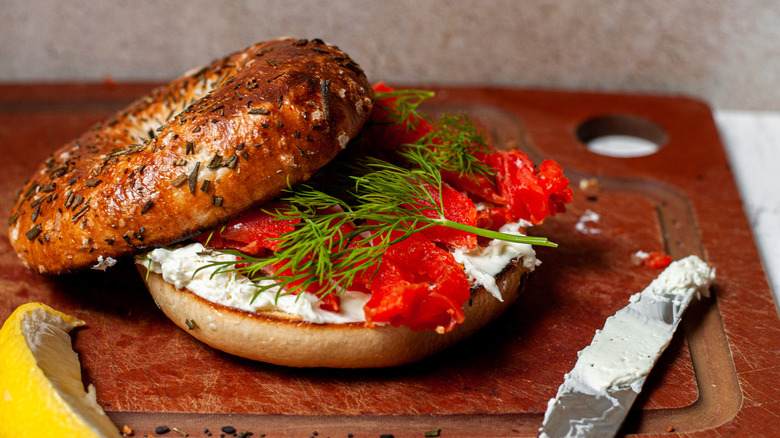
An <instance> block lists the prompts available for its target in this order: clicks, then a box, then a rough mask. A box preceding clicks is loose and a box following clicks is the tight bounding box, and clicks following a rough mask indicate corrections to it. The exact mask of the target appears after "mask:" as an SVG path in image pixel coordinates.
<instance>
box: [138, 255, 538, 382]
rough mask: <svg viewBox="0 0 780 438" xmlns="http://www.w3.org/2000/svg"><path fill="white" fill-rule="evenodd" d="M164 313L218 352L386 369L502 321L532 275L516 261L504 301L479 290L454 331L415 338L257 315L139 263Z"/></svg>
mask: <svg viewBox="0 0 780 438" xmlns="http://www.w3.org/2000/svg"><path fill="white" fill-rule="evenodd" d="M136 266H137V267H138V270H139V272H140V273H141V275H142V278H144V281H145V282H146V286H147V288H148V289H149V291H150V292H151V294H152V298H153V299H154V301H155V302H156V303H157V305H158V306H159V308H160V309H161V310H162V311H163V313H165V315H166V316H167V317H168V318H170V319H171V320H172V321H173V322H174V323H175V324H176V325H178V326H179V327H180V328H182V329H183V330H185V331H187V332H188V333H189V334H191V335H192V336H194V337H195V338H197V339H199V340H200V341H202V342H204V343H206V344H208V345H210V346H211V347H213V348H216V349H218V350H221V351H224V352H226V353H230V354H233V355H236V356H241V357H244V358H247V359H252V360H257V361H261V362H267V363H272V364H276V365H284V366H290V367H327V368H379V367H391V366H398V365H403V364H407V363H411V362H415V361H418V360H420V359H423V358H425V357H427V356H430V355H432V354H434V353H436V352H439V351H441V350H443V349H445V348H447V347H449V346H450V345H452V344H454V343H456V342H458V341H460V340H462V339H465V338H466V337H468V336H470V335H471V334H473V333H474V332H476V331H478V330H479V329H481V328H482V327H484V326H485V325H486V324H488V323H489V322H490V321H492V320H494V319H496V318H497V317H498V316H499V315H500V314H501V313H502V312H503V311H504V310H506V309H507V308H508V307H509V306H510V305H512V303H514V302H515V301H516V300H517V297H518V296H519V294H520V292H521V291H522V289H523V286H524V285H525V281H526V279H527V277H528V275H529V271H528V270H527V269H526V268H524V267H523V265H522V263H516V262H514V261H513V262H512V263H510V264H509V265H507V267H506V268H505V269H504V270H503V271H502V272H501V273H500V274H499V275H498V276H497V277H496V284H497V285H498V288H499V290H500V291H501V294H502V296H503V301H499V300H498V299H496V298H495V297H494V296H493V295H491V294H490V293H489V292H488V291H486V290H485V289H484V288H483V287H478V288H475V289H473V292H472V295H471V299H470V300H469V301H467V302H466V304H465V305H464V308H463V312H464V314H465V316H466V319H465V321H464V322H463V323H461V324H459V325H458V326H457V327H455V328H454V329H453V330H452V331H450V332H448V333H445V334H439V333H436V332H435V331H434V330H425V331H419V332H414V331H412V330H411V329H409V327H406V326H401V327H393V326H390V325H383V326H378V325H377V326H374V327H368V326H366V325H365V324H362V323H348V324H314V323H307V322H303V321H301V320H300V318H298V317H297V316H292V315H289V314H286V313H280V312H276V313H265V312H264V313H256V312H247V311H243V310H238V309H235V308H232V307H227V306H224V305H221V304H216V303H213V302H211V301H208V300H206V299H204V298H202V297H200V296H198V295H196V294H195V293H193V292H191V291H189V290H187V289H177V288H176V287H175V286H173V285H171V284H169V283H166V282H165V281H164V280H163V278H162V276H161V275H160V274H156V273H154V272H148V273H147V269H146V267H145V266H143V265H142V264H136Z"/></svg>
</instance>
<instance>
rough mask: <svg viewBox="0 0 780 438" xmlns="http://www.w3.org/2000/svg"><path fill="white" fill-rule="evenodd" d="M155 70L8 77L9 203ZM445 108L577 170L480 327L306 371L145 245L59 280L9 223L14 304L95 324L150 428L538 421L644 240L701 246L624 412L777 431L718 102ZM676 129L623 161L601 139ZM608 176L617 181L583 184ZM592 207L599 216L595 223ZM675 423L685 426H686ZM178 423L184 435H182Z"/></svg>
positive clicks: (675, 429) (302, 428) (104, 364)
mask: <svg viewBox="0 0 780 438" xmlns="http://www.w3.org/2000/svg"><path fill="white" fill-rule="evenodd" d="M151 87H152V84H120V85H113V84H90V85H35V84H29V85H12V86H0V151H1V152H2V156H3V157H4V158H5V168H4V170H3V178H2V179H0V184H1V185H2V190H1V191H0V208H1V209H2V212H3V214H6V215H7V214H8V212H9V211H10V208H11V205H12V202H13V200H14V199H15V196H16V193H17V191H18V190H19V189H20V188H21V186H22V184H23V182H24V181H25V180H26V179H27V178H28V177H29V176H30V175H31V174H32V172H33V170H34V169H35V168H36V167H37V165H38V164H39V163H40V162H41V161H43V160H44V159H45V158H46V157H47V155H48V154H50V153H51V151H52V150H53V149H55V148H56V147H58V146H60V145H61V144H63V143H65V142H66V141H68V140H70V139H71V138H73V137H75V136H77V135H78V134H79V133H81V132H82V131H83V130H85V129H88V128H89V127H90V126H91V125H92V124H93V123H95V122H97V121H100V120H103V119H104V118H106V117H107V116H108V115H110V114H111V113H112V112H114V111H116V110H118V109H120V108H122V107H123V106H124V105H126V104H127V103H128V102H129V101H130V100H132V99H134V98H136V97H138V96H140V95H142V94H144V93H145V92H146V91H148V90H149V89H151ZM436 91H437V92H438V93H437V98H435V99H434V100H432V101H431V102H430V103H429V104H427V106H426V110H427V111H430V112H433V113H436V112H440V111H449V112H456V111H463V112H465V113H467V114H469V115H470V116H471V117H472V118H473V119H474V120H476V121H478V122H479V123H480V124H482V125H483V126H485V128H486V130H487V132H488V134H489V135H490V136H491V137H493V139H494V140H495V141H496V142H498V144H500V145H505V146H509V147H518V148H520V149H523V150H525V151H526V152H527V153H528V154H529V155H530V156H531V157H532V158H533V159H534V160H535V161H537V162H538V161H539V160H541V159H544V158H552V159H555V160H556V161H558V162H559V163H560V164H561V165H562V166H563V167H564V169H565V173H566V175H567V176H568V177H569V178H570V180H571V182H572V185H573V186H574V187H575V201H574V202H573V203H572V204H571V206H570V207H569V208H568V211H567V212H566V213H563V214H560V215H558V216H555V217H553V218H551V219H549V220H548V221H547V222H546V223H545V224H544V225H543V226H540V227H537V228H535V229H532V230H531V232H532V234H535V235H543V236H547V237H549V238H550V239H551V240H553V241H555V242H557V243H558V244H559V245H560V246H559V247H558V248H556V249H549V248H539V249H538V256H539V258H540V259H541V260H542V261H543V264H542V265H541V266H540V267H539V268H538V269H537V270H536V272H534V274H533V275H532V277H531V280H530V282H529V285H528V287H527V289H526V291H525V292H524V293H523V295H521V298H520V300H519V302H518V303H517V304H516V305H514V306H513V307H512V308H511V309H510V310H509V311H508V312H507V313H505V314H504V315H503V316H502V317H501V318H500V319H499V320H497V321H495V322H494V323H493V324H491V325H490V326H489V327H487V328H486V329H485V330H483V331H482V332H480V333H478V334H477V335H475V336H474V337H472V338H471V339H469V340H467V341H466V342H464V343H462V344H459V345H457V346H455V347H453V348H451V349H449V350H447V351H445V352H443V353H441V354H438V355H436V356H434V357H432V358H430V359H427V360H424V361H422V362H420V363H417V364H414V365H410V366H404V367H398V368H394V369H382V370H350V371H343V370H310V369H288V368H282V367H277V366H271V365H266V364H261V363H253V362H250V361H247V360H243V359H239V358H236V357H231V356H229V355H226V354H223V353H221V352H218V351H215V350H213V349H211V348H209V347H207V346H205V345H203V344H201V343H199V342H198V341H196V340H195V339H194V338H192V337H190V336H189V335H188V334H187V333H185V332H184V331H182V330H180V329H178V328H176V327H175V326H174V325H173V324H172V323H170V322H169V321H168V320H167V319H166V318H165V317H164V316H163V315H162V313H161V312H160V311H159V310H158V309H157V307H156V306H155V304H154V302H153V301H152V300H151V299H150V297H149V295H148V293H147V292H146V290H145V288H144V287H143V285H142V282H141V280H140V278H139V277H138V274H137V273H136V271H135V268H134V267H133V266H132V263H131V262H130V260H124V261H123V262H122V263H120V264H118V265H117V266H115V267H114V268H112V269H110V270H108V271H107V272H99V271H90V272H84V273H79V274H73V275H66V276H61V277H43V276H39V275H37V274H34V273H32V272H30V271H28V270H27V269H25V268H24V267H23V266H22V265H21V263H20V262H19V261H18V259H17V258H16V255H15V254H14V253H13V251H12V250H11V248H10V245H9V243H8V237H7V231H6V229H2V231H0V318H2V319H5V318H6V317H8V315H10V313H11V312H12V310H13V309H14V308H15V307H17V306H18V305H20V304H22V303H25V302H29V301H42V302H45V303H47V304H49V305H51V306H53V307H55V308H57V309H60V310H62V311H65V312H67V313H70V314H73V315H75V316H77V317H79V318H82V319H84V320H85V321H87V324H88V325H87V327H86V328H83V329H79V330H77V331H76V332H74V334H73V337H74V348H75V349H76V351H77V352H78V353H79V355H80V358H81V363H82V366H83V376H84V380H85V381H86V382H87V383H91V384H94V385H95V387H96V389H97V394H98V401H99V402H100V404H101V405H102V406H104V408H105V410H106V411H107V412H108V414H109V415H110V416H111V418H112V419H113V420H114V421H115V422H116V423H117V424H118V425H120V426H121V425H123V424H128V425H130V426H132V427H133V428H134V429H135V431H136V436H143V435H144V434H153V432H154V428H155V427H156V426H160V425H167V426H168V427H170V428H173V427H176V428H178V429H179V430H181V431H184V432H186V433H188V434H189V436H203V435H205V432H204V429H209V430H210V431H211V433H212V434H213V435H214V436H217V435H218V434H219V433H220V428H221V427H222V426H227V425H230V426H233V427H235V428H236V430H238V431H239V432H241V431H251V432H253V433H254V434H255V436H261V435H262V434H264V433H265V434H267V435H268V436H269V437H270V436H310V435H313V434H314V433H315V432H316V433H317V434H318V436H333V437H336V436H347V434H348V433H352V434H353V435H354V436H356V437H360V436H379V435H380V434H393V435H394V436H395V437H404V436H414V437H420V436H423V434H424V433H425V432H427V431H433V430H437V429H440V431H441V432H440V433H441V436H442V437H455V436H476V435H479V436H535V435H536V431H537V428H538V427H539V426H540V425H541V421H542V415H543V413H544V410H545V408H546V404H547V401H548V400H549V399H550V398H551V397H553V396H554V395H555V393H556V391H557V388H558V386H559V385H560V383H561V381H562V379H563V374H564V373H565V372H567V371H568V370H570V369H571V367H572V366H573V365H574V363H575V361H576V358H577V355H576V353H577V351H579V350H581V349H582V348H584V347H585V346H586V345H587V344H588V343H589V342H590V339H591V337H592V336H593V332H594V330H596V329H598V328H600V327H601V326H602V325H603V323H604V320H605V319H606V318H607V317H608V316H609V315H611V314H613V313H614V312H615V311H617V310H618V309H619V308H621V307H623V306H624V305H625V304H626V303H627V299H628V297H629V296H630V295H631V294H633V293H634V292H637V291H640V290H642V289H643V288H644V287H645V286H646V285H647V284H648V283H649V282H650V281H651V280H652V279H653V278H655V277H656V276H657V275H658V273H659V272H660V271H659V270H655V269H651V268H649V267H646V266H642V265H637V264H636V263H635V262H634V260H633V259H632V255H633V254H635V253H636V252H637V251H646V252H652V251H666V252H668V253H669V254H671V255H672V256H673V257H675V258H681V257H683V256H686V255H689V254H696V255H699V256H701V257H702V258H704V259H705V260H706V261H708V262H709V263H710V264H712V265H713V266H714V267H715V268H716V269H717V280H716V283H715V285H714V286H713V288H712V291H711V292H712V293H711V296H710V297H705V298H703V299H702V300H700V301H699V302H698V303H696V304H695V305H694V306H693V307H692V308H691V309H690V310H689V312H688V313H687V314H686V317H685V319H684V323H683V325H682V326H681V330H679V331H678V333H677V336H676V337H675V339H674V340H673V342H672V344H671V346H670V347H669V349H668V350H667V352H666V353H665V354H664V355H663V356H662V358H661V360H660V362H659V364H658V365H657V366H656V368H655V369H654V370H653V372H652V374H651V376H650V378H649V380H648V382H647V384H646V385H645V390H644V392H643V393H642V394H641V395H640V398H639V399H638V401H637V403H636V404H635V406H634V409H633V411H632V413H631V415H630V416H629V418H628V420H627V423H626V425H625V427H624V429H623V432H624V433H627V434H639V435H643V436H652V435H664V436H668V435H675V434H678V435H686V436H688V435H690V436H765V435H766V434H767V433H769V431H772V430H773V429H774V427H775V426H776V425H777V423H778V418H780V391H779V390H778V387H777V382H778V380H780V365H778V364H780V320H778V315H777V311H776V310H775V305H774V303H773V301H772V297H771V294H770V291H769V286H768V284H767V281H766V278H765V274H764V271H763V269H762V266H761V263H760V260H759V256H758V253H757V251H756V247H755V245H754V242H753V237H752V235H751V233H750V228H749V225H748V222H747V220H746V218H745V215H744V213H743V211H742V206H741V203H740V199H739V195H738V193H737V190H736V187H735V184H734V180H733V178H732V174H731V171H730V169H729V166H728V162H727V160H726V157H725V155H724V151H723V149H722V146H721V143H720V140H719V138H718V133H717V130H716V127H715V125H714V123H713V120H712V117H711V113H710V110H709V108H708V107H707V106H706V105H705V104H703V103H701V102H698V101H695V100H691V99H687V98H684V97H659V96H642V95H613V94H595V93H575V92H557V91H539V90H507V89H492V88H490V89H489V88H446V89H437V90H436ZM608 134H630V135H634V136H639V137H645V138H647V139H650V140H653V141H656V142H658V143H661V144H662V146H661V147H660V150H659V151H658V152H656V153H654V154H651V155H647V156H642V157H635V158H616V157H610V156H604V155H600V154H597V153H594V152H591V151H589V150H588V148H586V147H585V146H584V143H583V141H585V140H588V139H590V138H592V137H598V136H600V135H608ZM583 179H595V181H597V182H598V185H599V186H600V191H599V192H590V191H583V190H581V189H580V188H579V182H580V181H581V180H583ZM591 213H596V214H597V215H598V216H599V220H598V221H592V222H585V223H584V225H585V226H586V227H585V229H584V231H583V229H582V228H581V227H578V226H577V224H578V222H582V219H584V218H586V217H588V215H590V214H591ZM670 431H671V432H670ZM170 435H171V436H177V435H178V434H177V433H176V432H170Z"/></svg>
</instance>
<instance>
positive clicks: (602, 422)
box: [539, 256, 715, 438]
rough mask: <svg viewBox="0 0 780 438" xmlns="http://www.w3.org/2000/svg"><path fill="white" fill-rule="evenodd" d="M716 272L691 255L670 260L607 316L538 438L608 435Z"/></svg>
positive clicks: (567, 377)
mask: <svg viewBox="0 0 780 438" xmlns="http://www.w3.org/2000/svg"><path fill="white" fill-rule="evenodd" d="M714 278H715V270H714V269H713V268H711V267H710V266H708V265H707V264H706V263H705V262H703V261H702V260H701V259H699V258H698V257H696V256H689V257H686V258H684V259H681V260H678V261H675V262H672V263H671V264H670V265H669V266H668V267H667V268H666V269H664V271H663V272H662V273H661V274H660V275H659V276H658V277H657V278H656V279H655V280H653V281H652V282H651V283H650V285H649V286H648V287H647V288H646V289H645V290H643V291H642V292H639V293H636V294H634V295H632V296H631V298H630V299H629V304H628V305H627V306H626V307H624V308H622V309H620V310H618V311H617V313H615V314H614V315H613V316H610V317H609V318H607V320H606V322H605V323H604V328H603V329H601V330H597V331H596V334H595V336H594V337H593V340H592V342H591V344H590V345H588V346H587V347H585V349H583V350H582V351H580V352H579V353H578V359H577V362H576V364H575V365H574V368H573V369H572V370H571V371H570V372H569V373H567V374H566V375H565V376H564V381H563V384H562V385H561V386H560V388H559V389H558V393H557V395H556V396H555V398H553V399H551V400H550V402H549V403H548V406H547V411H546V412H545V415H544V422H543V423H542V427H541V428H540V429H539V437H540V438H559V437H570V438H573V437H611V436H614V435H615V434H616V433H617V432H618V430H619V429H620V426H621V425H622V424H623V421H624V420H625V417H626V414H627V413H628V411H629V409H630V408H631V405H632V404H633V403H634V400H635V399H636V397H637V395H639V393H640V392H641V390H642V385H644V383H645V380H646V379H647V375H648V374H649V373H650V370H651V369H652V367H653V365H655V363H656V361H657V360H658V357H659V356H660V355H661V353H663V351H664V350H665V349H666V347H667V346H668V345H669V342H671V340H672V335H674V332H675V330H676V329H677V325H678V324H679V323H680V319H681V318H682V315H683V313H684V312H685V310H686V309H687V307H688V304H689V303H690V302H691V300H692V299H693V298H694V297H697V296H699V294H705V295H706V294H707V293H708V291H709V287H710V284H711V283H712V281H713V280H714Z"/></svg>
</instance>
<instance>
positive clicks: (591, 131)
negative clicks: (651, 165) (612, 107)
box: [576, 114, 668, 158]
mask: <svg viewBox="0 0 780 438" xmlns="http://www.w3.org/2000/svg"><path fill="white" fill-rule="evenodd" d="M576 134H577V138H578V139H579V140H580V141H581V142H582V143H583V144H584V145H585V147H586V148H587V149H588V150H589V151H591V152H593V153H595V154H598V155H605V156H608V157H617V158H633V157H644V156H647V155H652V154H654V153H656V152H658V151H659V150H660V149H661V147H662V146H663V145H664V144H665V143H666V140H667V139H668V135H667V133H666V131H665V130H664V129H663V128H662V127H660V126H659V125H658V124H656V123H655V122H653V121H651V120H648V119H645V118H643V117H637V116H633V115H628V114H610V115H605V116H599V117H594V118H592V119H588V120H586V121H585V122H583V123H582V124H580V125H579V126H578V127H577V131H576Z"/></svg>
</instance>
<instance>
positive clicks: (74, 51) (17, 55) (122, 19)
mask: <svg viewBox="0 0 780 438" xmlns="http://www.w3.org/2000/svg"><path fill="white" fill-rule="evenodd" d="M0 23H1V26H0V82H6V83H7V82H17V81H100V80H102V79H103V78H105V77H111V78H113V79H115V80H117V81H139V80H140V81H146V80H153V81H159V80H168V79H172V78H174V77H176V76H178V75H180V74H181V73H183V72H184V71H186V70H188V69H190V68H192V67H195V66H198V65H201V64H204V63H206V62H208V61H210V60H212V59H214V58H217V57H219V56H221V55H223V54H226V53H228V52H232V51H235V50H238V49H241V48H243V47H245V46H248V45H250V44H252V43H254V42H257V41H262V40H267V39H273V38H276V37H279V36H294V37H300V38H322V39H324V40H326V41H328V42H331V43H333V44H336V45H338V46H339V47H341V48H342V49H344V50H345V51H347V52H348V53H350V55H352V57H353V58H354V59H355V60H356V61H357V62H358V63H359V64H361V66H362V67H363V68H364V70H366V72H367V74H368V75H369V77H370V78H371V79H372V80H373V81H377V80H385V81H388V82H394V83H422V84H434V83H435V84H444V85H454V84H457V85H474V84H479V85H493V86H509V87H524V88H528V87H533V88H562V89H584V90H597V91H630V92H641V93H661V94H684V95H689V96H693V97H697V98H699V99H702V100H705V101H707V102H708V103H710V105H712V106H713V107H716V108H727V109H752V110H780V2H778V1H777V0H722V1H719V0H675V1H673V0H635V1H628V0H625V1H622V0H560V1H554V0H547V1H544V0H528V1H513V0H492V1H491V0H450V1H445V0H431V1H424V0H418V1H413V0H398V1H358V0H336V1H304V0H296V1H281V0H277V1H251V0H242V1H216V0H210V1H205V0H190V1H173V0H170V1H164V0H162V1H143V0H125V1H121V2H114V1H88V0H69V1H60V0H24V1H19V0H0Z"/></svg>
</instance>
